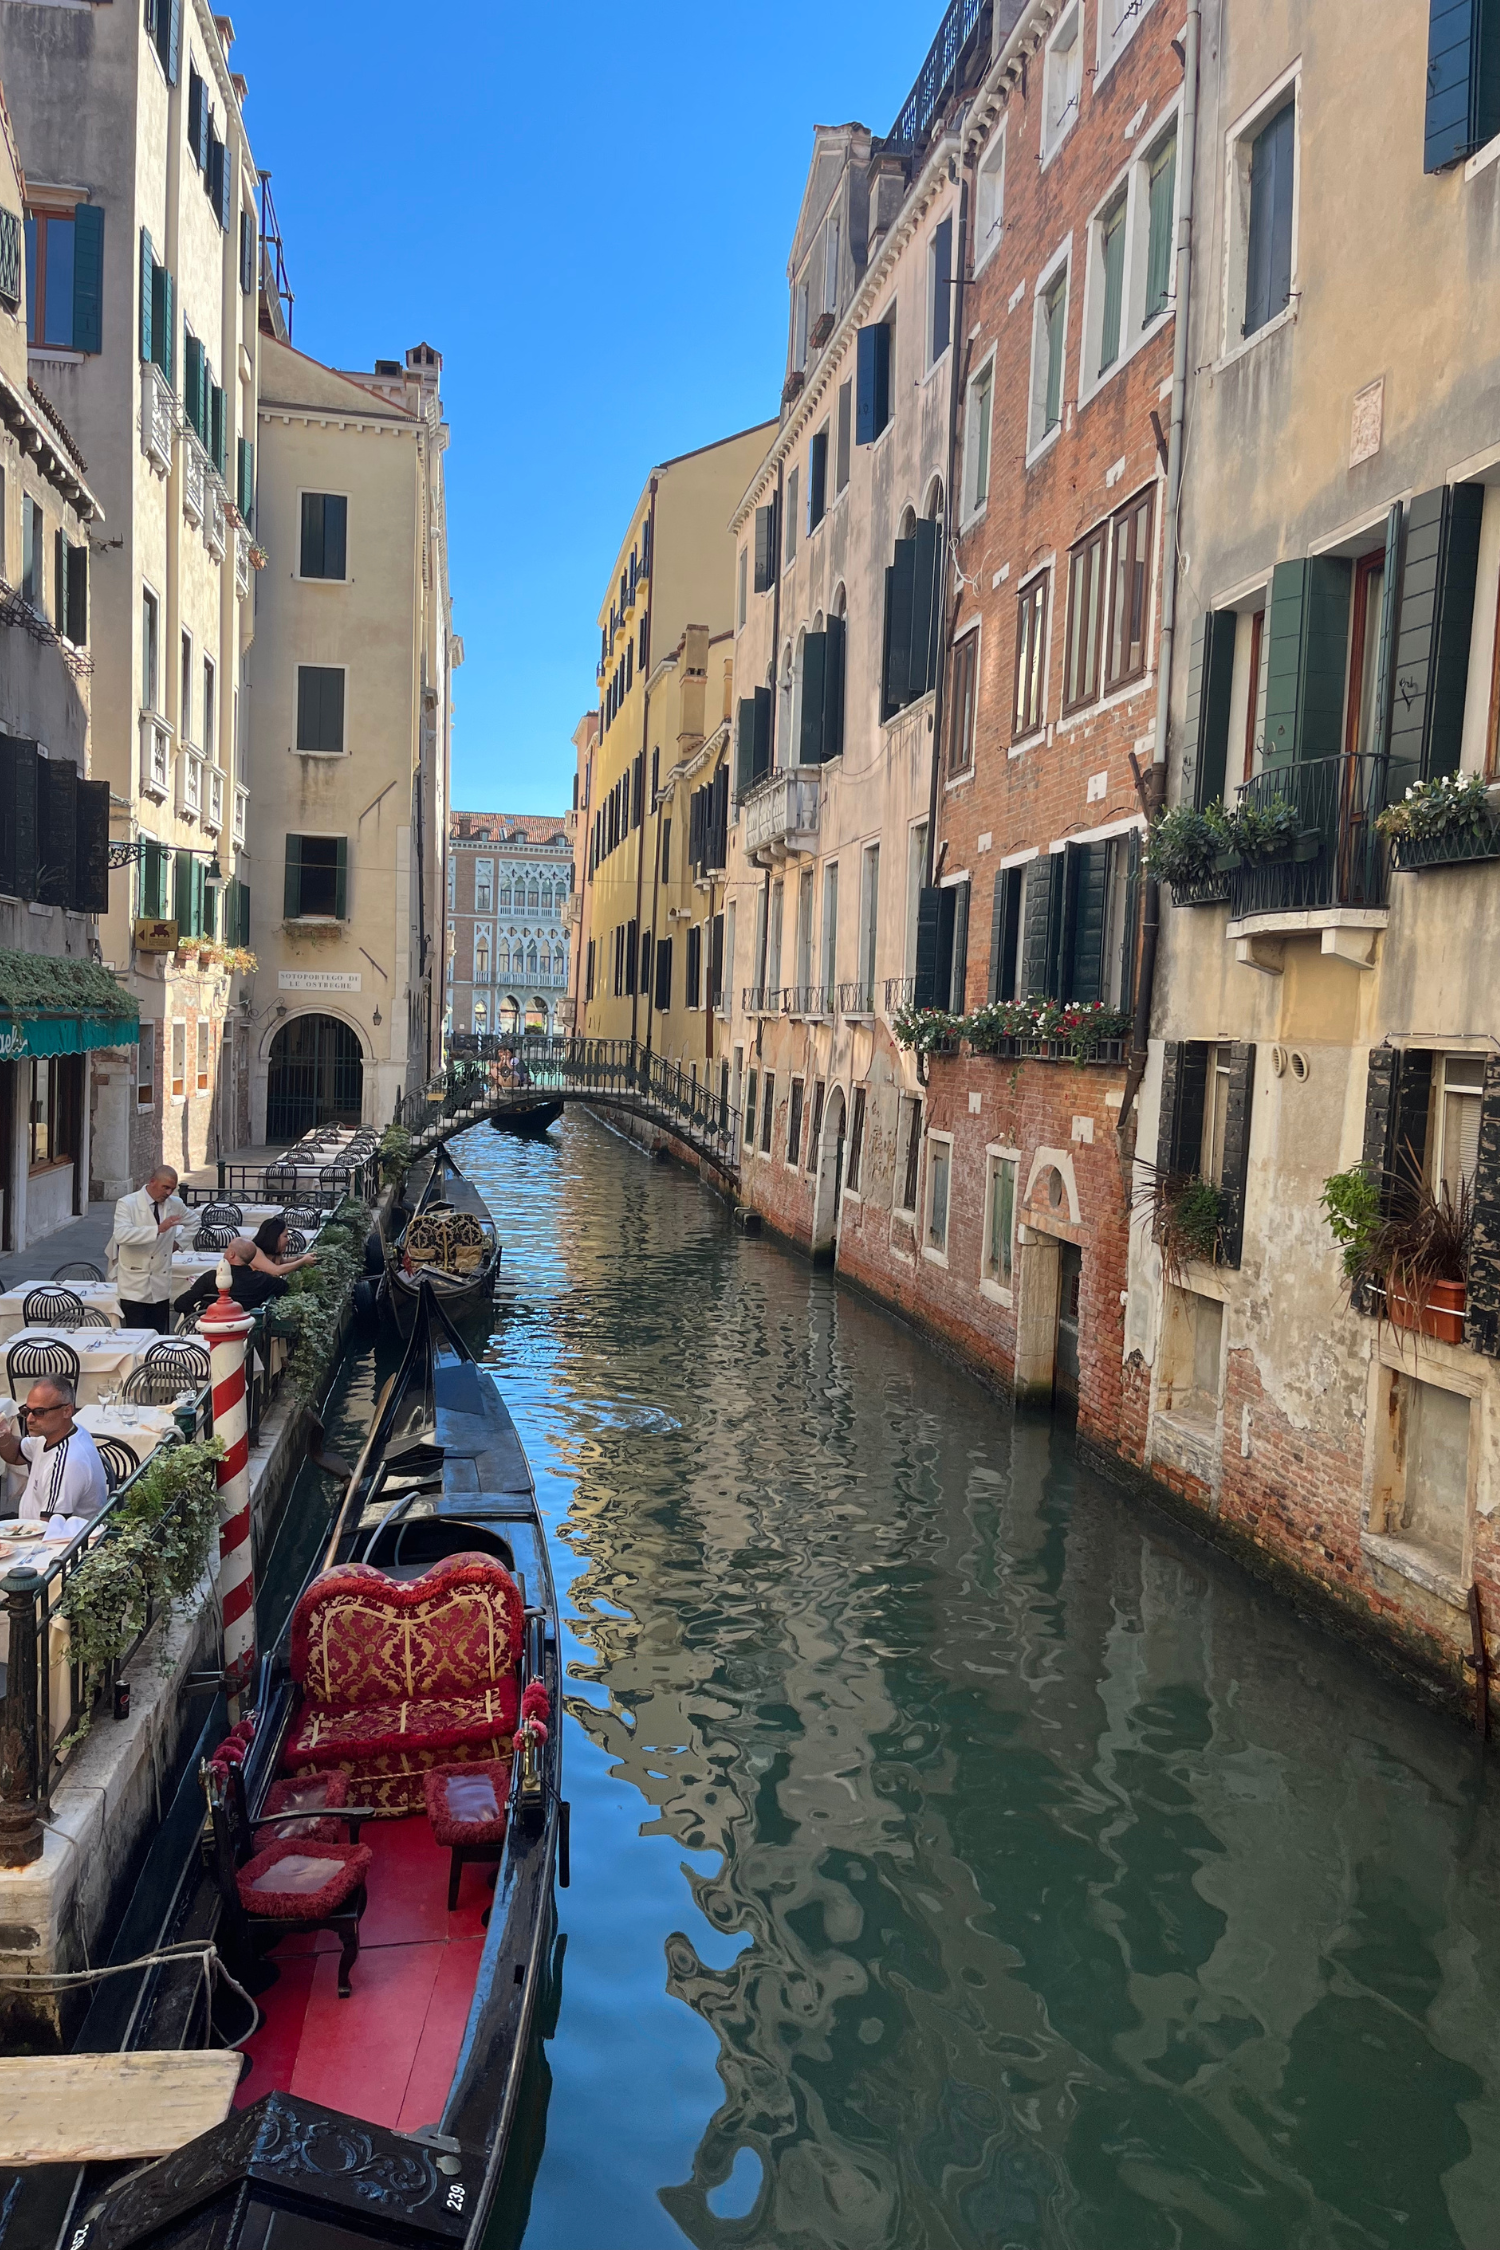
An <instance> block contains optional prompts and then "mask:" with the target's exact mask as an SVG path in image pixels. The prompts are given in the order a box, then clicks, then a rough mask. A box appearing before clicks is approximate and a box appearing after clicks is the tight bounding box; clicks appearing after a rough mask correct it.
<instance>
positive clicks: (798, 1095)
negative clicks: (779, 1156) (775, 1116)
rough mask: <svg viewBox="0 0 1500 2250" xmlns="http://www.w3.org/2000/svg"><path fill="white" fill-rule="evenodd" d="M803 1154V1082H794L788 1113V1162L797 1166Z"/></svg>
mask: <svg viewBox="0 0 1500 2250" xmlns="http://www.w3.org/2000/svg"><path fill="white" fill-rule="evenodd" d="M801 1152H802V1080H801V1079H800V1078H794V1079H793V1080H792V1091H791V1098H790V1100H789V1101H788V1103H787V1112H786V1161H787V1162H788V1164H795V1163H796V1162H797V1159H798V1157H799V1156H800V1154H801Z"/></svg>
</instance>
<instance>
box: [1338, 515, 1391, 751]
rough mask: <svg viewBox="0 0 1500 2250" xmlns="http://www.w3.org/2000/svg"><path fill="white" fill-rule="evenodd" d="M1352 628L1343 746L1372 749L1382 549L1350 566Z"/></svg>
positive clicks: (1377, 687) (1382, 583) (1382, 589)
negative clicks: (1352, 573) (1352, 576)
mask: <svg viewBox="0 0 1500 2250" xmlns="http://www.w3.org/2000/svg"><path fill="white" fill-rule="evenodd" d="M1353 594H1354V599H1353V602H1352V605H1351V609H1352V617H1353V630H1352V631H1351V633H1350V635H1349V686H1348V693H1347V695H1346V698H1345V704H1344V708H1345V711H1346V713H1347V715H1348V716H1347V726H1346V747H1347V748H1348V749H1349V750H1350V751H1351V752H1353V753H1356V754H1357V753H1359V752H1361V751H1364V752H1368V751H1372V750H1374V748H1375V746H1376V743H1375V730H1376V725H1377V721H1378V719H1379V717H1380V707H1379V690H1380V619H1381V611H1382V608H1383V605H1384V600H1385V549H1384V548H1383V547H1379V548H1377V549H1376V550H1375V552H1374V553H1373V554H1370V555H1362V556H1361V557H1360V559H1359V561H1358V562H1357V563H1356V564H1355V566H1354V587H1353Z"/></svg>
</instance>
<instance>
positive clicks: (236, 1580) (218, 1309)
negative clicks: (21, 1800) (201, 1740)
mask: <svg viewBox="0 0 1500 2250" xmlns="http://www.w3.org/2000/svg"><path fill="white" fill-rule="evenodd" d="M214 1278H215V1280H216V1281H217V1283H218V1286H219V1294H218V1298H217V1300H216V1301H215V1303H213V1304H211V1305H210V1306H209V1307H208V1308H207V1310H206V1311H205V1312H204V1314H203V1317H202V1319H201V1320H200V1321H199V1323H198V1333H199V1335H200V1336H202V1337H204V1338H205V1339H206V1341H207V1343H208V1347H209V1365H210V1380H211V1382H212V1385H213V1400H214V1435H215V1437H217V1438H221V1439H222V1440H223V1445H224V1450H223V1452H222V1454H221V1455H220V1456H219V1461H218V1480H219V1600H220V1603H221V1605H222V1608H223V1612H224V1678H225V1682H226V1684H227V1686H228V1689H229V1716H230V1720H231V1722H232V1723H238V1720H239V1716H240V1697H241V1696H242V1695H243V1693H244V1691H245V1689H246V1688H247V1687H248V1686H249V1685H250V1679H251V1675H252V1673H253V1672H254V1669H255V1577H254V1556H253V1552H252V1549H251V1543H250V1422H249V1417H248V1415H247V1413H246V1411H245V1340H246V1338H247V1337H248V1336H249V1334H250V1331H251V1329H252V1328H253V1327H254V1326H255V1322H254V1320H253V1319H252V1318H251V1316H250V1314H249V1313H247V1312H245V1311H244V1310H243V1309H242V1308H241V1307H240V1306H239V1305H237V1304H236V1303H235V1301H234V1299H233V1298H232V1297H231V1296H230V1294H229V1282H230V1274H229V1262H228V1260H227V1259H221V1260H220V1261H219V1270H218V1273H217V1274H216V1275H215V1277H214Z"/></svg>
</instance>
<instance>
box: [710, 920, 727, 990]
mask: <svg viewBox="0 0 1500 2250" xmlns="http://www.w3.org/2000/svg"><path fill="white" fill-rule="evenodd" d="M723 996H724V917H723V915H722V914H716V915H715V916H714V918H713V920H712V922H711V923H710V924H709V929H708V1005H709V1006H710V1007H711V1008H717V1007H718V1006H719V1004H720V1002H721V1000H722V999H723Z"/></svg>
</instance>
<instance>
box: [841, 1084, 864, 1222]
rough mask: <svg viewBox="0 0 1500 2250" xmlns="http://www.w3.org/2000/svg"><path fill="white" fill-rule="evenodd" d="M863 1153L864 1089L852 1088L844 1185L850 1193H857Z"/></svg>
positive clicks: (859, 1087)
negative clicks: (851, 1113)
mask: <svg viewBox="0 0 1500 2250" xmlns="http://www.w3.org/2000/svg"><path fill="white" fill-rule="evenodd" d="M864 1153H865V1090H864V1088H863V1086H856V1087H855V1089H854V1113H853V1115H852V1117H851V1118H850V1120H849V1161H848V1166H847V1170H846V1172H845V1177H844V1186H845V1188H846V1189H847V1190H848V1192H849V1194H850V1195H858V1193H859V1174H860V1166H861V1162H862V1160H863V1157H864Z"/></svg>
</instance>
